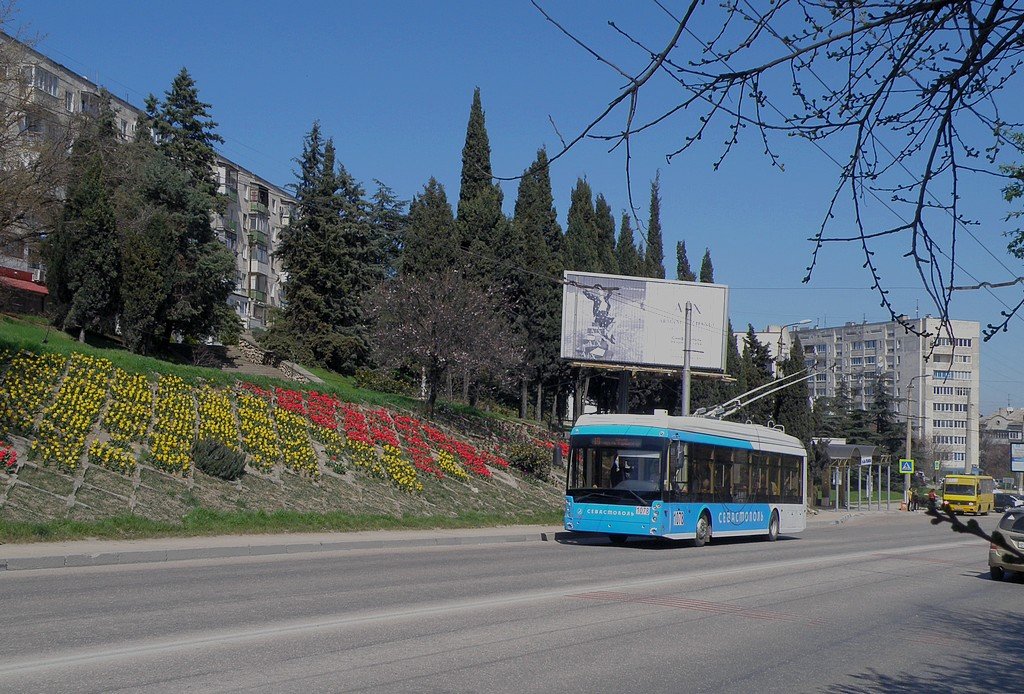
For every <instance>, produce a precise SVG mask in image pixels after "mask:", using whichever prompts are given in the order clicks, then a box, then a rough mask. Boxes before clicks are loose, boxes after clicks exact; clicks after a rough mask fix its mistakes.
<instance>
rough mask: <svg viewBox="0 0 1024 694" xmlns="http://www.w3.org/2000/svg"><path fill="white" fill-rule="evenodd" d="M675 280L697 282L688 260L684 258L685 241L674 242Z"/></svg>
mask: <svg viewBox="0 0 1024 694" xmlns="http://www.w3.org/2000/svg"><path fill="white" fill-rule="evenodd" d="M676 279H677V280H681V281H683V282H696V281H697V276H696V275H694V274H693V270H691V269H690V259H689V258H687V257H686V241H677V242H676Z"/></svg>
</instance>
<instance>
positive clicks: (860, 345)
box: [853, 341, 864, 349]
mask: <svg viewBox="0 0 1024 694" xmlns="http://www.w3.org/2000/svg"><path fill="white" fill-rule="evenodd" d="M853 348H854V349H864V343H863V342H860V341H858V342H854V343H853Z"/></svg>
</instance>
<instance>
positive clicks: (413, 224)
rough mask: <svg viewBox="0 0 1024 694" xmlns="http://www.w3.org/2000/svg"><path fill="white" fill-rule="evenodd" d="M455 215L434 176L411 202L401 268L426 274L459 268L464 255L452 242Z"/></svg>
mask: <svg viewBox="0 0 1024 694" xmlns="http://www.w3.org/2000/svg"><path fill="white" fill-rule="evenodd" d="M453 238H455V216H454V215H453V214H452V206H451V205H450V204H449V203H448V197H447V196H446V195H445V192H444V186H443V185H441V184H440V183H438V182H437V179H435V178H434V177H433V176H431V178H430V180H429V181H428V182H427V184H426V185H425V186H424V187H423V192H422V193H420V194H419V195H417V196H416V197H414V198H413V200H412V203H411V204H410V205H409V218H408V224H407V225H406V227H405V233H404V234H403V241H402V253H401V256H400V258H399V271H400V273H401V274H402V275H412V276H415V277H423V276H425V275H436V274H440V273H441V272H443V271H445V270H448V269H452V268H455V267H458V266H459V264H460V261H461V257H460V255H459V253H458V251H457V250H456V249H455V248H454V247H453V245H452V239H453Z"/></svg>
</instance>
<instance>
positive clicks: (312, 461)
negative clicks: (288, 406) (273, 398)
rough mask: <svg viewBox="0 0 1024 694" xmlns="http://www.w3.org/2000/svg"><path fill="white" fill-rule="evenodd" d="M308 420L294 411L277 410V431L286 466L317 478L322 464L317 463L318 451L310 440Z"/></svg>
mask: <svg viewBox="0 0 1024 694" xmlns="http://www.w3.org/2000/svg"><path fill="white" fill-rule="evenodd" d="M308 421H309V420H307V419H306V418H305V417H303V416H301V415H298V414H296V413H295V412H293V411H288V410H282V409H280V408H278V410H277V433H278V438H279V440H280V442H281V458H282V459H283V460H284V465H285V467H287V468H288V469H290V470H292V471H294V472H297V473H299V474H302V475H309V476H310V477H313V478H317V477H319V476H320V466H319V465H318V464H317V459H316V451H314V450H313V446H312V444H310V442H309V433H308V431H307V429H308V427H309V424H308Z"/></svg>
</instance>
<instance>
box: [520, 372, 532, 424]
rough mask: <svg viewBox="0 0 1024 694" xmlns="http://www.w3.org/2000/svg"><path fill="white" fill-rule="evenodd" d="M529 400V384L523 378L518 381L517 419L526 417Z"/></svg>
mask: <svg viewBox="0 0 1024 694" xmlns="http://www.w3.org/2000/svg"><path fill="white" fill-rule="evenodd" d="M529 402H530V384H529V383H527V382H526V379H525V378H523V379H521V380H520V381H519V419H526V415H527V408H528V406H529Z"/></svg>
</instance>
